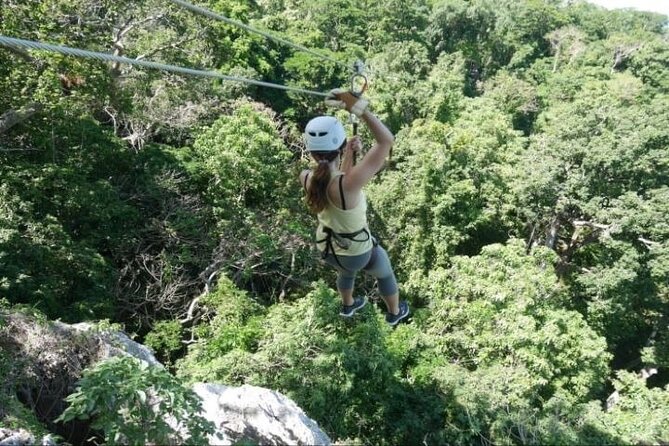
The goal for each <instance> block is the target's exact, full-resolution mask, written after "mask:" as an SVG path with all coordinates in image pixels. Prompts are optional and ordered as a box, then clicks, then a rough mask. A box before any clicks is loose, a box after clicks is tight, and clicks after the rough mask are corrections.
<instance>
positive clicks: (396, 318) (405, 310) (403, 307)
mask: <svg viewBox="0 0 669 446" xmlns="http://www.w3.org/2000/svg"><path fill="white" fill-rule="evenodd" d="M399 307H400V312H399V313H397V314H392V313H386V322H388V323H389V324H390V325H391V326H392V327H394V326H395V325H397V324H399V323H400V321H401V320H402V319H404V318H405V317H407V316H408V315H409V304H408V303H406V301H404V300H403V301H401V302H400V305H399Z"/></svg>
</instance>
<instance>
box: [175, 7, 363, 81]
mask: <svg viewBox="0 0 669 446" xmlns="http://www.w3.org/2000/svg"><path fill="white" fill-rule="evenodd" d="M172 2H174V3H176V4H178V5H180V6H182V7H184V8H186V9H190V10H191V11H193V12H196V13H198V14H202V15H204V16H207V17H210V18H212V19H216V20H221V21H223V22H225V23H227V24H229V25H235V26H239V27H240V28H243V29H245V30H247V31H249V32H252V33H256V34H260V35H261V36H263V37H265V38H267V39H271V40H275V41H277V42H280V43H283V44H284V45H288V46H290V47H293V48H295V49H297V50H299V51H304V52H305V53H309V54H311V55H313V56H316V57H320V58H321V59H325V60H328V61H330V62H333V63H335V64H337V65H341V66H343V67H346V69H348V70H351V68H350V67H349V66H348V65H346V64H345V63H342V62H340V61H338V60H336V59H333V58H331V57H329V56H326V55H325V54H322V53H319V52H318V51H314V50H312V49H309V48H307V47H304V46H302V45H298V44H297V43H293V42H291V41H289V40H286V39H284V38H281V37H278V36H275V35H272V34H269V33H267V32H265V31H261V30H259V29H256V28H253V27H252V26H249V25H246V24H245V23H242V22H239V21H237V20H233V19H231V18H228V17H225V16H222V15H220V14H216V13H215V12H213V11H209V10H208V9H205V8H202V7H200V6H196V5H193V4H191V3H188V2H185V1H183V0H172Z"/></svg>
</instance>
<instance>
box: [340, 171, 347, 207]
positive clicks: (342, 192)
mask: <svg viewBox="0 0 669 446" xmlns="http://www.w3.org/2000/svg"><path fill="white" fill-rule="evenodd" d="M343 180H344V175H339V197H340V198H341V208H342V209H343V210H346V200H344V186H342V184H341V182H342V181H343Z"/></svg>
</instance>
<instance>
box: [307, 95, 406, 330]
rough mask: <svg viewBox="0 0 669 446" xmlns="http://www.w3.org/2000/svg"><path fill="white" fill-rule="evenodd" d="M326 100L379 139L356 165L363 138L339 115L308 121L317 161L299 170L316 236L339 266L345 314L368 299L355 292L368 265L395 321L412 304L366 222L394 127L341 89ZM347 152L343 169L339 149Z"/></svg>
mask: <svg viewBox="0 0 669 446" xmlns="http://www.w3.org/2000/svg"><path fill="white" fill-rule="evenodd" d="M325 102H326V104H328V105H331V106H334V107H339V108H345V109H346V110H348V111H349V112H351V113H354V114H356V115H357V116H358V117H359V118H360V119H361V120H362V122H364V123H365V124H366V125H367V127H368V128H369V130H370V131H371V132H372V134H373V135H374V139H375V140H376V143H375V144H374V147H372V149H371V150H369V151H368V152H367V154H366V155H365V157H364V158H363V159H362V160H361V161H360V163H358V164H357V165H355V166H354V165H353V158H354V156H355V153H357V152H358V151H359V150H360V145H361V143H360V139H359V138H358V137H357V136H355V137H353V138H352V139H351V140H349V141H348V142H347V141H346V131H345V130H344V126H343V125H342V124H341V122H339V120H338V119H337V118H334V117H332V116H319V117H317V118H314V119H312V120H311V121H309V123H308V124H307V127H306V129H305V133H304V137H305V142H306V147H307V150H308V151H309V152H310V154H311V156H312V158H313V160H314V161H315V162H316V163H317V166H316V167H315V169H313V170H305V171H303V172H302V173H301V174H300V182H301V184H302V185H303V187H304V189H305V191H306V195H307V204H308V205H309V208H310V210H311V211H312V212H314V213H315V214H317V216H318V229H317V230H316V242H317V245H318V248H319V249H320V250H321V252H322V253H323V259H324V260H325V261H326V262H327V263H328V264H330V265H332V266H333V267H335V268H336V269H337V272H338V274H337V290H338V291H339V294H340V295H341V297H342V301H343V303H342V309H341V312H340V313H339V314H340V315H341V316H343V317H351V316H353V315H354V314H355V312H356V311H358V310H359V309H361V308H362V307H364V306H365V304H366V303H367V300H366V299H365V297H356V298H354V297H353V284H354V282H355V276H356V273H357V272H358V271H360V270H364V271H365V272H367V273H368V274H370V275H372V276H373V277H375V278H376V279H377V282H378V285H379V291H380V293H381V296H382V297H383V300H384V302H385V304H386V308H387V313H386V321H387V322H388V323H389V324H390V325H393V326H394V325H397V324H398V323H399V322H400V321H401V320H402V319H404V318H406V317H407V316H408V315H409V305H408V304H407V303H406V302H405V301H400V300H399V290H398V287H397V280H396V279H395V274H394V273H393V269H392V266H391V265H390V260H389V258H388V254H387V253H386V251H385V250H384V249H383V248H382V247H380V246H378V244H377V243H376V241H375V240H374V238H373V237H372V236H371V234H370V232H369V227H368V225H367V213H366V211H367V201H366V198H365V194H364V193H363V191H362V188H363V187H364V186H365V185H366V184H367V183H368V182H369V181H370V180H371V179H372V177H373V176H374V175H375V174H376V173H377V172H379V170H381V168H382V167H383V165H384V163H385V159H386V157H387V156H388V154H389V153H390V148H391V147H392V144H393V142H394V137H393V135H392V133H390V131H389V130H388V129H387V128H386V126H385V125H383V123H382V122H381V121H379V119H378V118H377V117H376V116H374V115H373V114H372V113H371V112H370V111H368V110H367V104H368V103H367V101H365V100H364V99H360V98H357V97H355V96H353V95H352V94H351V93H349V92H345V91H343V90H338V89H337V90H332V92H331V93H330V96H329V97H328V99H326V101H325ZM342 153H343V160H342V162H341V171H340V170H339V167H338V166H339V164H340V155H341V154H342Z"/></svg>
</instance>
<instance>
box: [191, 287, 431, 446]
mask: <svg viewBox="0 0 669 446" xmlns="http://www.w3.org/2000/svg"><path fill="white" fill-rule="evenodd" d="M246 300H247V302H248V298H246ZM240 301H242V302H243V300H242V299H241V298H240V296H237V298H236V299H235V302H236V303H235V306H237V307H240V306H242V305H244V306H246V307H248V305H249V304H248V303H247V304H242V303H240ZM228 305H229V304H228ZM337 305H338V303H337V298H336V297H335V295H334V293H333V291H332V290H329V289H327V288H326V287H325V286H324V285H323V284H322V283H321V284H317V285H316V286H315V288H314V290H313V291H312V292H311V293H310V294H309V295H308V296H307V297H305V298H303V299H300V300H299V301H296V302H295V303H293V304H283V305H276V306H272V307H271V308H270V309H269V311H268V313H267V316H266V317H265V318H264V319H263V330H262V331H261V332H257V333H258V334H259V336H257V340H256V341H255V342H254V344H253V345H248V344H247V345H240V344H238V345H237V346H235V348H234V349H230V347H231V345H230V343H227V344H223V345H221V344H220V342H219V341H218V339H220V337H221V336H225V337H226V338H227V339H229V340H230V341H233V340H234V339H236V338H238V337H239V336H245V335H244V333H245V332H248V330H255V328H254V326H255V323H256V322H255V321H256V319H255V318H253V317H246V316H245V315H246V314H248V310H245V311H240V310H239V309H238V310H234V312H236V313H237V315H236V316H235V315H234V314H232V312H231V311H227V312H226V313H225V315H223V314H222V313H221V314H220V315H219V317H221V318H222V317H226V318H228V319H230V320H229V322H227V323H226V324H222V323H220V322H218V318H217V319H215V320H214V321H212V324H211V328H210V330H212V331H211V332H208V334H209V336H203V337H201V338H200V340H199V342H198V344H196V345H195V346H194V347H193V349H192V350H191V351H190V352H189V354H188V356H187V357H186V359H185V360H184V361H183V363H182V364H181V367H180V373H181V374H182V375H184V376H185V377H187V378H188V379H190V380H201V379H206V380H215V381H221V382H224V383H228V384H239V383H242V382H244V383H251V384H255V385H261V386H266V387H269V388H272V389H277V390H279V391H281V392H283V393H285V394H286V395H288V396H289V397H291V398H292V399H294V400H295V401H296V402H297V403H298V405H300V407H301V408H302V409H304V410H305V411H306V412H307V414H309V416H311V417H313V418H315V419H316V420H317V421H318V422H319V424H320V425H321V427H322V428H324V429H325V431H326V432H328V433H329V434H330V435H333V436H334V437H335V438H342V439H344V438H349V439H353V438H356V437H357V438H360V439H361V440H362V441H364V442H366V443H369V442H371V443H375V444H398V443H403V442H407V441H409V442H410V441H411V438H413V437H412V436H413V435H418V434H419V433H422V434H421V435H420V436H421V438H422V436H424V435H425V434H426V433H428V432H429V431H430V428H431V427H434V426H435V423H437V422H438V419H439V415H438V413H439V409H438V408H439V406H440V404H441V403H440V400H439V398H438V397H436V395H435V394H434V393H433V391H432V390H430V389H429V388H428V387H427V386H425V387H423V386H411V385H410V384H409V383H407V382H405V381H404V380H403V379H402V373H401V363H402V360H401V359H400V358H405V359H404V360H405V361H409V360H410V358H412V357H414V356H416V355H420V349H421V345H422V341H421V339H422V335H421V334H420V332H419V331H417V330H412V329H410V328H409V327H407V328H402V329H398V330H397V331H395V332H393V334H391V333H390V331H389V329H388V328H387V327H386V326H385V325H386V324H385V322H383V320H382V317H381V316H380V315H378V316H377V315H373V314H372V312H371V311H365V313H364V315H363V316H362V317H363V318H364V319H363V320H362V321H359V322H351V323H347V322H346V321H343V320H341V318H339V316H337V313H338V310H337ZM245 317H246V319H244V318H245ZM407 330H408V331H407ZM235 332H236V333H237V334H235ZM405 341H406V343H405ZM428 408H429V409H430V410H427V409H428ZM387 419H393V420H394V421H393V423H387V422H386V421H384V420H387Z"/></svg>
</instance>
